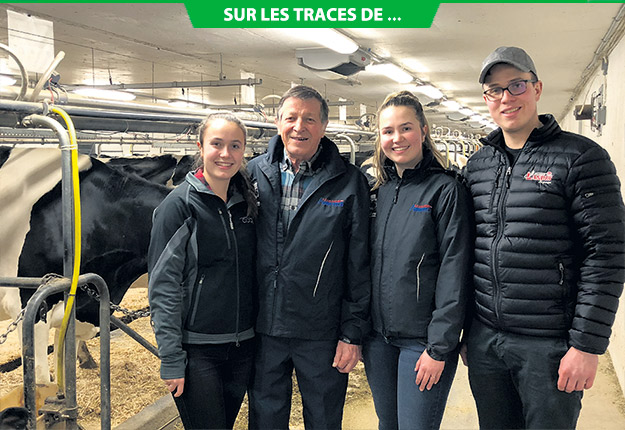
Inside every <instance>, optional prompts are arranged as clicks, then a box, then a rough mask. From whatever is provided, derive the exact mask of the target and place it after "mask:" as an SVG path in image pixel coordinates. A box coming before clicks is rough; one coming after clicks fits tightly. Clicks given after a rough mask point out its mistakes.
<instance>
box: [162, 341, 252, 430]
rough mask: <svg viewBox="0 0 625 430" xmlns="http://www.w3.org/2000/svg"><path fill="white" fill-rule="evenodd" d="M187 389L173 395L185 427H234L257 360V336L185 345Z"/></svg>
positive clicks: (185, 383)
mask: <svg viewBox="0 0 625 430" xmlns="http://www.w3.org/2000/svg"><path fill="white" fill-rule="evenodd" d="M183 348H184V350H185V351H187V368H186V369H185V379H184V391H183V393H182V395H181V396H180V397H174V401H175V402H176V407H177V408H178V412H179V413H180V418H181V419H182V423H183V424H184V428H185V429H187V430H189V429H226V428H232V426H233V425H234V421H235V420H236V418H237V415H238V414H239V409H240V408H241V403H242V402H243V397H244V396H245V391H246V390H247V387H248V385H249V382H250V377H251V374H252V366H253V363H254V339H250V340H245V341H243V342H241V343H240V345H239V346H236V345H235V344H234V343H225V344H218V345H190V344H184V345H183Z"/></svg>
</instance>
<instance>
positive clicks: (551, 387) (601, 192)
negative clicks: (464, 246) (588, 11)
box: [466, 46, 625, 429]
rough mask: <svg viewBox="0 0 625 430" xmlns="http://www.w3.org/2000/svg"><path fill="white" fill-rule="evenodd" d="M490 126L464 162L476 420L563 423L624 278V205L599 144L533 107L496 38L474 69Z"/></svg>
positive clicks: (576, 406)
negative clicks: (493, 126)
mask: <svg viewBox="0 0 625 430" xmlns="http://www.w3.org/2000/svg"><path fill="white" fill-rule="evenodd" d="M479 82H480V83H481V84H482V89H483V92H484V101H485V102H486V105H487V106H488V109H489V111H490V114H491V117H492V118H493V120H494V121H495V122H496V123H497V125H499V129H497V130H495V131H494V132H492V133H491V134H490V135H489V136H488V137H486V138H485V139H483V140H482V142H483V144H484V147H483V148H482V149H481V150H479V151H478V152H477V153H476V154H474V155H473V156H472V157H471V158H470V159H469V162H468V164H467V167H466V177H467V182H468V185H469V188H470V190H471V194H472V196H473V202H474V207H475V219H476V223H477V237H476V246H475V247H476V249H475V266H474V280H475V319H474V321H473V324H472V326H471V328H470V330H469V334H468V338H467V360H468V365H469V379H470V383H471V389H472V391H473V395H474V397H475V401H476V404H477V409H478V415H479V420H480V427H481V428H489V429H490V428H544V429H547V428H557V429H572V428H575V425H576V423H577V418H578V416H579V413H580V409H581V399H582V393H583V390H585V389H589V388H590V387H592V385H593V381H594V379H595V374H596V372H597V363H598V358H597V357H598V355H599V354H603V353H604V352H605V350H606V348H607V346H608V342H609V338H610V333H611V326H612V323H613V322H614V316H615V313H616V308H617V306H618V299H619V296H620V294H621V292H622V290H623V278H624V275H625V270H624V267H625V256H624V253H625V246H624V243H625V220H624V218H625V211H624V208H623V201H622V198H621V191H620V183H619V180H618V178H617V176H616V172H615V168H614V165H613V164H612V162H611V161H610V157H609V156H608V153H607V152H606V151H605V150H604V149H603V148H601V147H600V146H599V145H597V144H596V143H595V142H593V141H591V140H590V139H587V138H585V137H583V136H580V135H578V134H574V133H569V132H566V131H563V130H561V129H560V127H559V126H558V123H557V122H556V120H555V119H554V118H553V116H551V115H538V111H537V102H538V100H539V99H540V96H541V95H542V92H543V83H542V82H541V81H540V80H539V78H538V73H537V72H536V67H535V66H534V62H533V61H532V59H531V58H530V57H529V55H527V53H526V52H525V51H524V50H522V49H520V48H517V47H506V46H503V47H500V48H497V49H496V50H495V51H494V52H492V53H491V54H490V55H489V56H488V57H487V58H486V60H485V61H484V63H483V65H482V71H481V74H480V77H479Z"/></svg>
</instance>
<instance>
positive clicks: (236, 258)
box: [226, 209, 241, 346]
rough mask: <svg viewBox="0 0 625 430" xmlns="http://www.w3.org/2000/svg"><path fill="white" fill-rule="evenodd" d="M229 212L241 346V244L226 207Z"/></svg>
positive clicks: (236, 335) (236, 336) (236, 340)
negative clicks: (238, 241) (238, 243)
mask: <svg viewBox="0 0 625 430" xmlns="http://www.w3.org/2000/svg"><path fill="white" fill-rule="evenodd" d="M226 211H227V212H228V221H230V230H231V231H232V242H233V243H234V267H235V270H236V280H237V316H236V318H237V319H236V322H235V331H234V333H235V335H234V336H235V344H236V346H239V345H240V343H239V320H240V319H241V285H240V279H239V246H238V245H237V235H236V234H235V231H234V223H233V222H232V214H231V213H230V210H228V209H226Z"/></svg>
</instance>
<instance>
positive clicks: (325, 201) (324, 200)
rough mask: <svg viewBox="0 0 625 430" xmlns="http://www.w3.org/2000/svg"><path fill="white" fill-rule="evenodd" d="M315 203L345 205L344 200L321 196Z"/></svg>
mask: <svg viewBox="0 0 625 430" xmlns="http://www.w3.org/2000/svg"><path fill="white" fill-rule="evenodd" d="M317 203H319V204H320V205H324V206H338V207H341V208H342V207H343V205H345V200H329V199H326V198H323V197H322V198H320V199H319V201H318V202H317Z"/></svg>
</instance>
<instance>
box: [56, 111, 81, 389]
mask: <svg viewBox="0 0 625 430" xmlns="http://www.w3.org/2000/svg"><path fill="white" fill-rule="evenodd" d="M50 111H51V112H54V113H56V114H58V115H60V116H61V118H63V120H64V121H65V124H66V125H67V131H68V132H69V141H70V147H69V148H61V150H67V149H69V150H70V153H71V161H72V163H71V164H72V191H73V200H74V267H73V270H72V283H71V287H70V291H69V296H68V298H67V305H66V307H65V314H64V315H63V322H62V323H61V329H60V331H59V342H58V345H59V350H58V351H56V353H57V366H56V374H57V378H56V381H57V386H58V389H59V391H60V392H65V366H64V364H63V363H64V361H65V360H64V358H65V348H64V345H65V343H64V342H65V333H66V331H67V325H68V324H69V316H70V313H71V310H72V308H73V307H74V300H75V298H76V290H77V288H78V275H79V274H80V255H81V249H80V245H81V231H82V226H81V217H80V187H79V184H78V142H77V140H76V129H75V128H74V123H73V122H72V120H71V118H70V117H69V115H68V114H67V112H65V111H64V110H63V109H60V108H58V107H54V106H52V107H50ZM72 342H75V340H74V339H72Z"/></svg>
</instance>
